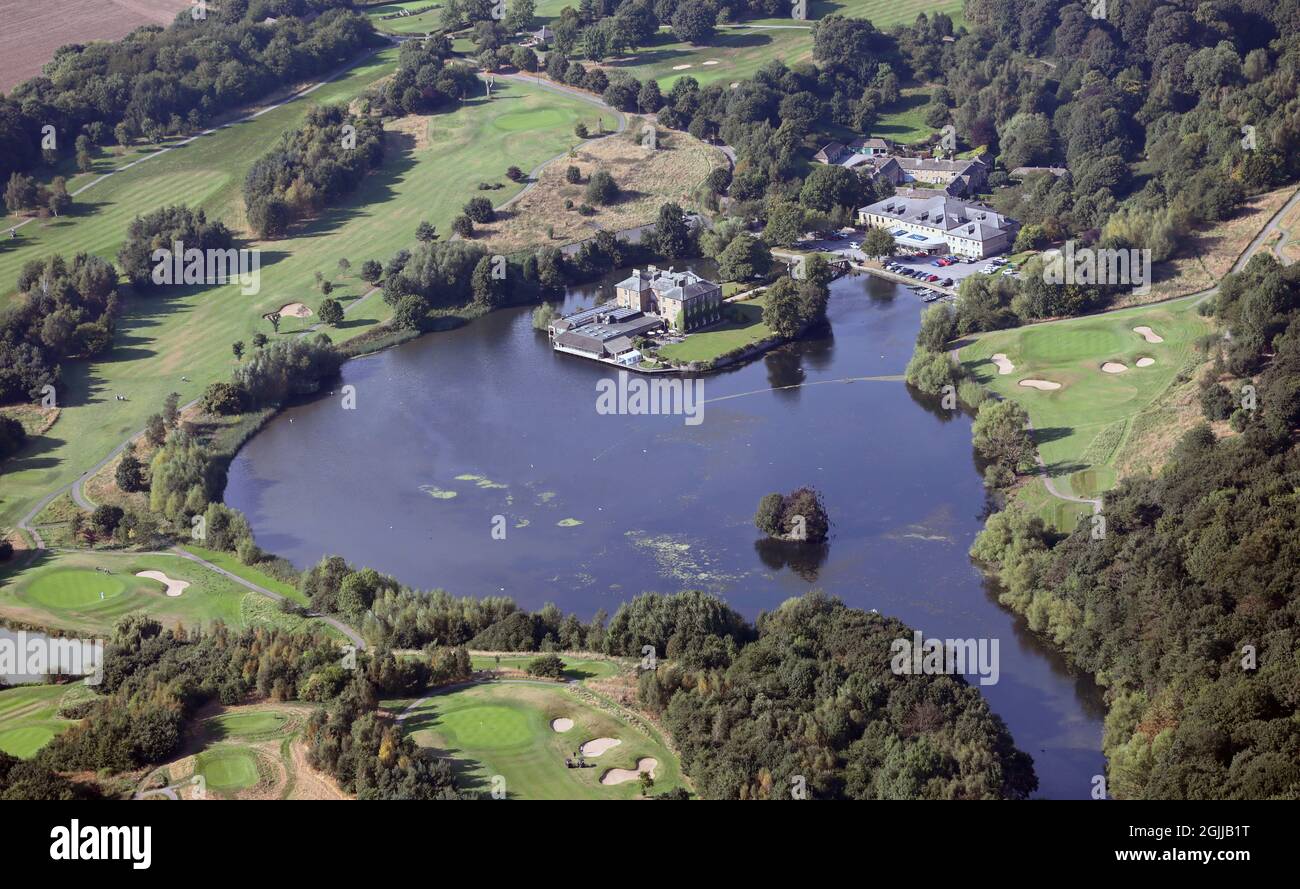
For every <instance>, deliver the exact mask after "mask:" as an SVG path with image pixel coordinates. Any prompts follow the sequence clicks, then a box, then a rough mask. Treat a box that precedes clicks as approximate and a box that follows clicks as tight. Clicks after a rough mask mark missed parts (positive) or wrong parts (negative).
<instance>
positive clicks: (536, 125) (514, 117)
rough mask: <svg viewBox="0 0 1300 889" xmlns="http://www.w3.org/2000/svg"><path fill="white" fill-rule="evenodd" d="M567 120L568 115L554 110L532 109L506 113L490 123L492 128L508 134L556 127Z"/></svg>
mask: <svg viewBox="0 0 1300 889" xmlns="http://www.w3.org/2000/svg"><path fill="white" fill-rule="evenodd" d="M566 120H568V115H567V114H565V113H563V112H562V111H560V110H558V109H556V108H533V109H530V110H527V111H508V112H506V113H505V114H502V115H501V116H499V117H498V118H497V119H496V120H494V121H493V122H492V126H494V127H496V128H497V129H498V130H505V131H506V132H508V133H517V132H520V131H522V130H543V129H549V128H550V127H556V126H560V125H561V124H563V123H564V122H565V121H566Z"/></svg>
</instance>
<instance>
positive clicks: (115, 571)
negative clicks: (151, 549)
mask: <svg viewBox="0 0 1300 889" xmlns="http://www.w3.org/2000/svg"><path fill="white" fill-rule="evenodd" d="M142 572H150V573H155V572H156V573H159V574H162V575H163V576H165V577H167V578H168V579H170V580H173V581H180V582H181V583H186V584H188V586H187V587H185V588H184V590H183V591H182V592H180V593H179V594H177V595H168V584H167V583H165V582H163V581H160V580H158V579H155V578H153V577H141V576H139V575H140V574H141V573H142ZM3 580H4V583H3V586H0V619H6V620H10V621H15V622H17V623H19V624H22V625H35V626H42V627H51V628H53V629H58V630H64V631H67V632H72V633H81V634H87V635H95V636H107V635H109V634H110V633H111V632H112V629H113V625H114V624H115V623H116V622H117V621H118V620H119V619H121V618H122V617H125V616H127V615H131V614H148V615H149V616H150V617H153V618H155V619H156V620H158V621H160V622H161V623H162V624H163V625H164V626H170V627H176V626H185V627H188V628H198V627H201V626H203V627H206V626H209V625H211V623H212V622H213V621H216V620H220V621H222V622H224V623H225V624H226V625H227V626H230V627H234V628H241V627H247V626H278V627H284V628H295V627H306V626H308V625H311V626H313V627H318V628H323V629H326V630H327V632H330V633H334V632H336V631H334V630H333V629H332V628H329V627H328V625H327V624H324V623H321V622H319V621H314V620H309V619H306V618H302V617H298V616H296V615H292V614H285V613H284V612H282V611H281V610H280V609H279V608H278V607H277V605H276V603H275V602H273V601H272V600H270V599H268V598H267V597H265V596H263V595H261V594H260V593H255V592H253V591H251V590H249V589H247V588H246V587H243V586H240V585H239V584H237V583H235V582H234V581H232V580H230V579H229V578H227V577H223V576H221V575H219V574H216V573H214V572H212V571H209V570H208V569H207V568H204V567H203V566H201V565H198V564H197V563H195V562H191V561H189V560H188V559H184V558H182V557H180V556H175V555H154V554H148V553H102V552H94V553H90V552H86V553H72V552H54V551H51V550H44V551H42V553H41V555H40V556H38V557H36V558H35V560H34V561H31V562H29V563H28V564H26V565H24V566H23V567H22V568H20V569H18V570H17V571H11V572H8V573H6V574H4V575H3ZM172 592H173V593H175V586H173V588H172ZM339 638H342V637H341V636H340V637H339Z"/></svg>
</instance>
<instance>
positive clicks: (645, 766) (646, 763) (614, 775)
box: [600, 756, 659, 784]
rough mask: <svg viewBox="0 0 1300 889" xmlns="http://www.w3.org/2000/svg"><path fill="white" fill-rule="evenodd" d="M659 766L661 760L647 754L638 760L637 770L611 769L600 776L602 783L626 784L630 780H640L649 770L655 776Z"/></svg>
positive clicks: (651, 775)
mask: <svg viewBox="0 0 1300 889" xmlns="http://www.w3.org/2000/svg"><path fill="white" fill-rule="evenodd" d="M658 766H659V760H657V759H655V758H654V757H652V756H646V757H643V758H642V759H638V760H637V761H636V771H633V770H632V769H610V770H609V771H608V772H606V773H605V774H603V775H601V776H600V783H601V784H626V783H627V782H628V781H639V780H640V779H641V773H642V772H649V773H650V777H651V778H653V777H654V776H655V769H656V768H657V767H658Z"/></svg>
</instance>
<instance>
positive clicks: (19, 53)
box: [0, 0, 190, 93]
mask: <svg viewBox="0 0 1300 889" xmlns="http://www.w3.org/2000/svg"><path fill="white" fill-rule="evenodd" d="M189 7H190V0H104V2H101V3H96V4H93V5H92V6H89V7H88V6H87V4H86V3H85V2H84V0H41V2H39V3H32V2H30V0H26V2H24V0H0V22H3V23H4V28H3V29H0V60H2V61H0V92H5V93H7V92H9V91H10V90H11V89H13V88H14V87H15V86H17V85H18V84H19V83H22V82H23V81H24V80H27V79H28V78H31V77H35V76H36V75H38V74H40V73H41V66H43V65H44V64H45V63H46V62H48V61H49V60H50V57H51V56H53V55H54V51H55V50H56V49H58V48H59V47H60V46H63V45H65V44H68V43H86V42H88V41H91V40H117V39H118V38H119V37H125V36H126V35H127V34H128V33H130V32H131V31H133V30H134V29H136V28H138V27H140V26H141V25H151V24H157V25H166V24H168V23H169V22H171V21H172V20H173V19H174V18H176V13H178V12H180V11H181V10H182V9H188V8H189Z"/></svg>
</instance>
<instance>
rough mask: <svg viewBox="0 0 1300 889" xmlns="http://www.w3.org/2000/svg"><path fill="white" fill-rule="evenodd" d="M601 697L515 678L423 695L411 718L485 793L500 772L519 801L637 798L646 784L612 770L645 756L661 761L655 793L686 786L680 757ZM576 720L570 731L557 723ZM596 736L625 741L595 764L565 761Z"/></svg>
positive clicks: (428, 742) (412, 729) (423, 740)
mask: <svg viewBox="0 0 1300 889" xmlns="http://www.w3.org/2000/svg"><path fill="white" fill-rule="evenodd" d="M599 701H600V699H599V698H596V697H595V696H593V695H590V693H586V692H583V693H581V695H580V693H579V692H576V691H574V690H572V689H570V688H567V687H563V686H547V685H543V684H540V683H537V684H534V683H526V682H510V681H502V682H498V683H491V684H484V685H474V686H470V687H462V688H459V689H457V690H454V691H449V692H444V693H442V694H436V695H433V696H431V697H427V698H424V699H422V700H421V701H420V702H419V703H418V704H416V706H415V708H414V709H413V710H412V711H410V713H409V715H408V716H407V718H406V720H405V722H404V723H403V724H404V726H405V728H406V731H407V732H409V733H411V734H412V735H413V736H414V738H415V740H416V742H417V743H419V744H420V745H421V746H424V747H428V748H431V749H433V750H435V751H437V752H438V753H440V754H442V755H448V756H452V757H454V759H455V760H456V765H457V767H458V769H457V779H458V782H459V783H460V784H461V785H462V786H465V787H467V788H469V789H471V790H477V791H479V792H481V793H482V794H484V795H485V796H486V795H487V794H488V793H489V792H490V791H491V790H492V789H493V784H492V781H493V777H494V776H501V777H502V778H504V779H505V791H506V793H507V794H508V796H509V797H511V798H519V799H631V798H635V797H637V796H640V795H641V785H640V782H639V781H636V780H631V781H627V782H625V783H621V784H613V785H604V784H601V783H600V779H601V777H602V776H603V775H605V774H606V772H608V771H609V770H611V769H617V768H622V769H627V770H634V769H636V768H637V763H638V762H640V761H641V760H643V759H645V758H652V759H654V760H656V763H657V765H656V767H655V770H654V779H655V780H654V791H653V792H655V793H660V792H663V791H665V790H669V789H671V788H673V787H676V786H678V785H679V784H680V783H681V772H680V768H679V766H678V764H677V760H676V757H674V756H673V755H672V753H670V752H669V750H668V749H667V748H666V747H665V746H664V745H663V744H661V743H660V742H659V741H658V740H657V739H656V738H652V737H649V736H647V735H646V734H643V733H642V732H640V731H638V730H637V729H636V728H634V727H632V726H631V725H629V724H628V723H627V722H625V721H623V719H621V718H620V717H617V716H614V715H613V714H612V713H611V712H607V710H606V709H604V708H601V709H598V708H597V702H599ZM555 719H570V720H572V721H573V726H572V727H571V728H568V729H567V730H565V731H557V730H556V729H554V728H552V727H551V723H552V720H555ZM596 738H611V739H617V740H619V741H620V742H621V743H620V744H618V745H617V746H615V747H613V748H612V749H608V750H606V751H605V752H604V753H602V754H600V755H599V756H591V757H588V759H587V762H588V763H589V764H591V763H595V764H596V767H595V768H591V767H588V768H583V769H577V768H574V769H570V768H567V767H566V766H565V762H564V761H565V758H566V757H572V756H574V754H575V752H576V750H577V749H578V747H579V746H580V745H582V744H585V743H586V742H587V741H591V740H594V739H596Z"/></svg>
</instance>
